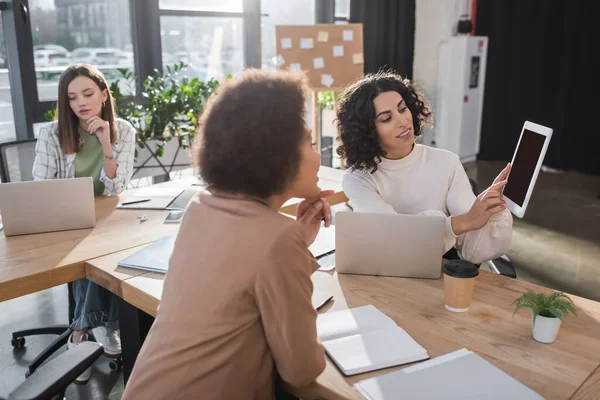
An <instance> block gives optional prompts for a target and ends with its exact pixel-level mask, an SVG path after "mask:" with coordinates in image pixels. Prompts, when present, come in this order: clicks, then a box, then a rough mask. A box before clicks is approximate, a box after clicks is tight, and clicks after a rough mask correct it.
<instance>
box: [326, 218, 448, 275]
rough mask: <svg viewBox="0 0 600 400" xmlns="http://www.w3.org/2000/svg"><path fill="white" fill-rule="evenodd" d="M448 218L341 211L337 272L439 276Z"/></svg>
mask: <svg viewBox="0 0 600 400" xmlns="http://www.w3.org/2000/svg"><path fill="white" fill-rule="evenodd" d="M445 228H446V218H445V217H442V216H424V215H402V214H381V213H362V212H338V213H337V214H336V215H335V232H336V236H335V253H336V256H335V258H336V266H335V268H336V270H337V272H338V273H347V274H362V275H383V276H399V277H407V278H429V279H438V278H439V277H440V276H441V271H442V256H443V255H444V232H445Z"/></svg>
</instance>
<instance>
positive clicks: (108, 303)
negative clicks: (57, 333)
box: [71, 279, 119, 331]
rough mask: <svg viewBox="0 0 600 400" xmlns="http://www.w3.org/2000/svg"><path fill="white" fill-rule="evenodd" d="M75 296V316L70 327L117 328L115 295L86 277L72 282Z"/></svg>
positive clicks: (117, 311)
mask: <svg viewBox="0 0 600 400" xmlns="http://www.w3.org/2000/svg"><path fill="white" fill-rule="evenodd" d="M73 297H74V298H75V318H74V319H73V322H72V323H71V329H73V330H74V331H80V330H82V329H86V328H96V327H99V326H104V327H106V328H110V329H115V330H117V329H119V310H118V308H117V307H118V305H117V300H118V298H117V296H116V295H115V294H114V293H112V292H110V291H108V290H106V289H104V288H103V287H101V286H98V285H97V284H95V283H94V282H90V281H89V280H87V279H80V280H78V281H75V282H73Z"/></svg>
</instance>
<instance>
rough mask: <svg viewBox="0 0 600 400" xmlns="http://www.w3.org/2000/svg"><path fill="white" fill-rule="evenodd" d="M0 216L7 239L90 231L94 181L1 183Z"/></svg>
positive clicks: (94, 222)
mask: <svg viewBox="0 0 600 400" xmlns="http://www.w3.org/2000/svg"><path fill="white" fill-rule="evenodd" d="M0 213H1V214H2V223H3V224H4V232H5V234H6V236H15V235H26V234H29V233H42V232H53V231H66V230H71V229H83V228H92V227H94V225H96V211H95V207H94V186H93V179H92V178H73V179H50V180H45V181H29V182H15V183H2V184H0Z"/></svg>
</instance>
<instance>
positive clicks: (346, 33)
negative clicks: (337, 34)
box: [342, 29, 354, 42]
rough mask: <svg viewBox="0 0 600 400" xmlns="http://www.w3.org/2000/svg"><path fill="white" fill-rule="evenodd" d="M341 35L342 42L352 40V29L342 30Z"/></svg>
mask: <svg viewBox="0 0 600 400" xmlns="http://www.w3.org/2000/svg"><path fill="white" fill-rule="evenodd" d="M342 35H343V38H344V42H351V41H353V40H354V31H352V30H350V29H346V30H344V33H343V34H342Z"/></svg>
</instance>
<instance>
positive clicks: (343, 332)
mask: <svg viewBox="0 0 600 400" xmlns="http://www.w3.org/2000/svg"><path fill="white" fill-rule="evenodd" d="M394 327H397V325H396V323H395V322H394V320H392V319H391V318H390V317H388V316H387V315H385V314H384V313H382V312H381V311H379V310H378V309H377V308H375V307H374V306H372V305H368V306H363V307H357V308H351V309H348V310H341V311H335V312H330V313H325V314H320V315H319V316H318V317H317V336H318V337H319V339H320V340H321V342H326V341H329V340H333V339H338V338H341V337H345V336H352V335H357V334H360V333H367V332H372V331H376V330H386V329H389V328H394Z"/></svg>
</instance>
